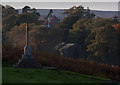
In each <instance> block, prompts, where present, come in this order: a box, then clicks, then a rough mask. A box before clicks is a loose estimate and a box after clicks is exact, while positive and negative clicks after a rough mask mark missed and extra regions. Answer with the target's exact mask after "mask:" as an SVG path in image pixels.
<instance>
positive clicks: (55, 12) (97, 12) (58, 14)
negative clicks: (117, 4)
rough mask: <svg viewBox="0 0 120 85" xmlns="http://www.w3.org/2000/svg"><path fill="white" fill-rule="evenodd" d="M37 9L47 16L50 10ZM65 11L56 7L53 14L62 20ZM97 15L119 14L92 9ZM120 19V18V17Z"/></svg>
mask: <svg viewBox="0 0 120 85" xmlns="http://www.w3.org/2000/svg"><path fill="white" fill-rule="evenodd" d="M37 11H38V12H39V13H40V14H41V16H47V14H48V12H49V10H48V9H37ZM63 12H64V9H54V10H53V14H54V15H56V16H57V17H58V18H59V19H60V20H62V19H63V18H64V17H65V15H63V14H62V13H63ZM91 12H93V13H94V14H95V15H96V16H98V17H102V18H111V17H114V16H115V15H118V11H99V10H91ZM19 13H21V9H19ZM119 20H120V19H119Z"/></svg>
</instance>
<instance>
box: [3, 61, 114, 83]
mask: <svg viewBox="0 0 120 85" xmlns="http://www.w3.org/2000/svg"><path fill="white" fill-rule="evenodd" d="M3 65H4V64H3ZM6 65H7V66H6ZM6 65H5V66H3V69H2V70H3V84H5V83H95V84H101V83H102V85H106V84H107V85H109V84H110V85H111V84H113V85H114V83H113V82H111V81H110V79H105V78H101V77H92V76H88V75H83V74H78V73H75V72H70V71H64V70H47V69H19V68H17V69H15V68H13V67H12V64H11V65H9V64H8V63H7V64H6ZM8 65H9V66H8Z"/></svg>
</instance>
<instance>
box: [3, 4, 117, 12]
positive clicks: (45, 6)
mask: <svg viewBox="0 0 120 85" xmlns="http://www.w3.org/2000/svg"><path fill="white" fill-rule="evenodd" d="M2 4H3V5H6V4H7V5H10V6H13V7H14V8H17V9H21V8H23V7H24V6H26V5H27V6H30V7H32V8H36V9H50V8H51V9H66V8H70V7H72V6H78V5H82V6H84V7H85V8H86V7H89V8H90V9H92V10H102V11H118V2H2Z"/></svg>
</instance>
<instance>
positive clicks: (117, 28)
mask: <svg viewBox="0 0 120 85" xmlns="http://www.w3.org/2000/svg"><path fill="white" fill-rule="evenodd" d="M113 27H114V28H115V29H116V30H117V31H118V32H120V23H119V24H116V25H113Z"/></svg>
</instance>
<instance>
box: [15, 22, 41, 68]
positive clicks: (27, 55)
mask: <svg viewBox="0 0 120 85" xmlns="http://www.w3.org/2000/svg"><path fill="white" fill-rule="evenodd" d="M28 30H29V28H28V24H26V38H27V39H26V46H25V48H24V54H23V55H22V59H21V60H19V61H18V63H17V64H16V65H14V67H15V68H42V66H41V65H40V64H39V63H38V62H36V61H35V59H34V57H33V55H32V54H31V48H30V46H29V34H28Z"/></svg>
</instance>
